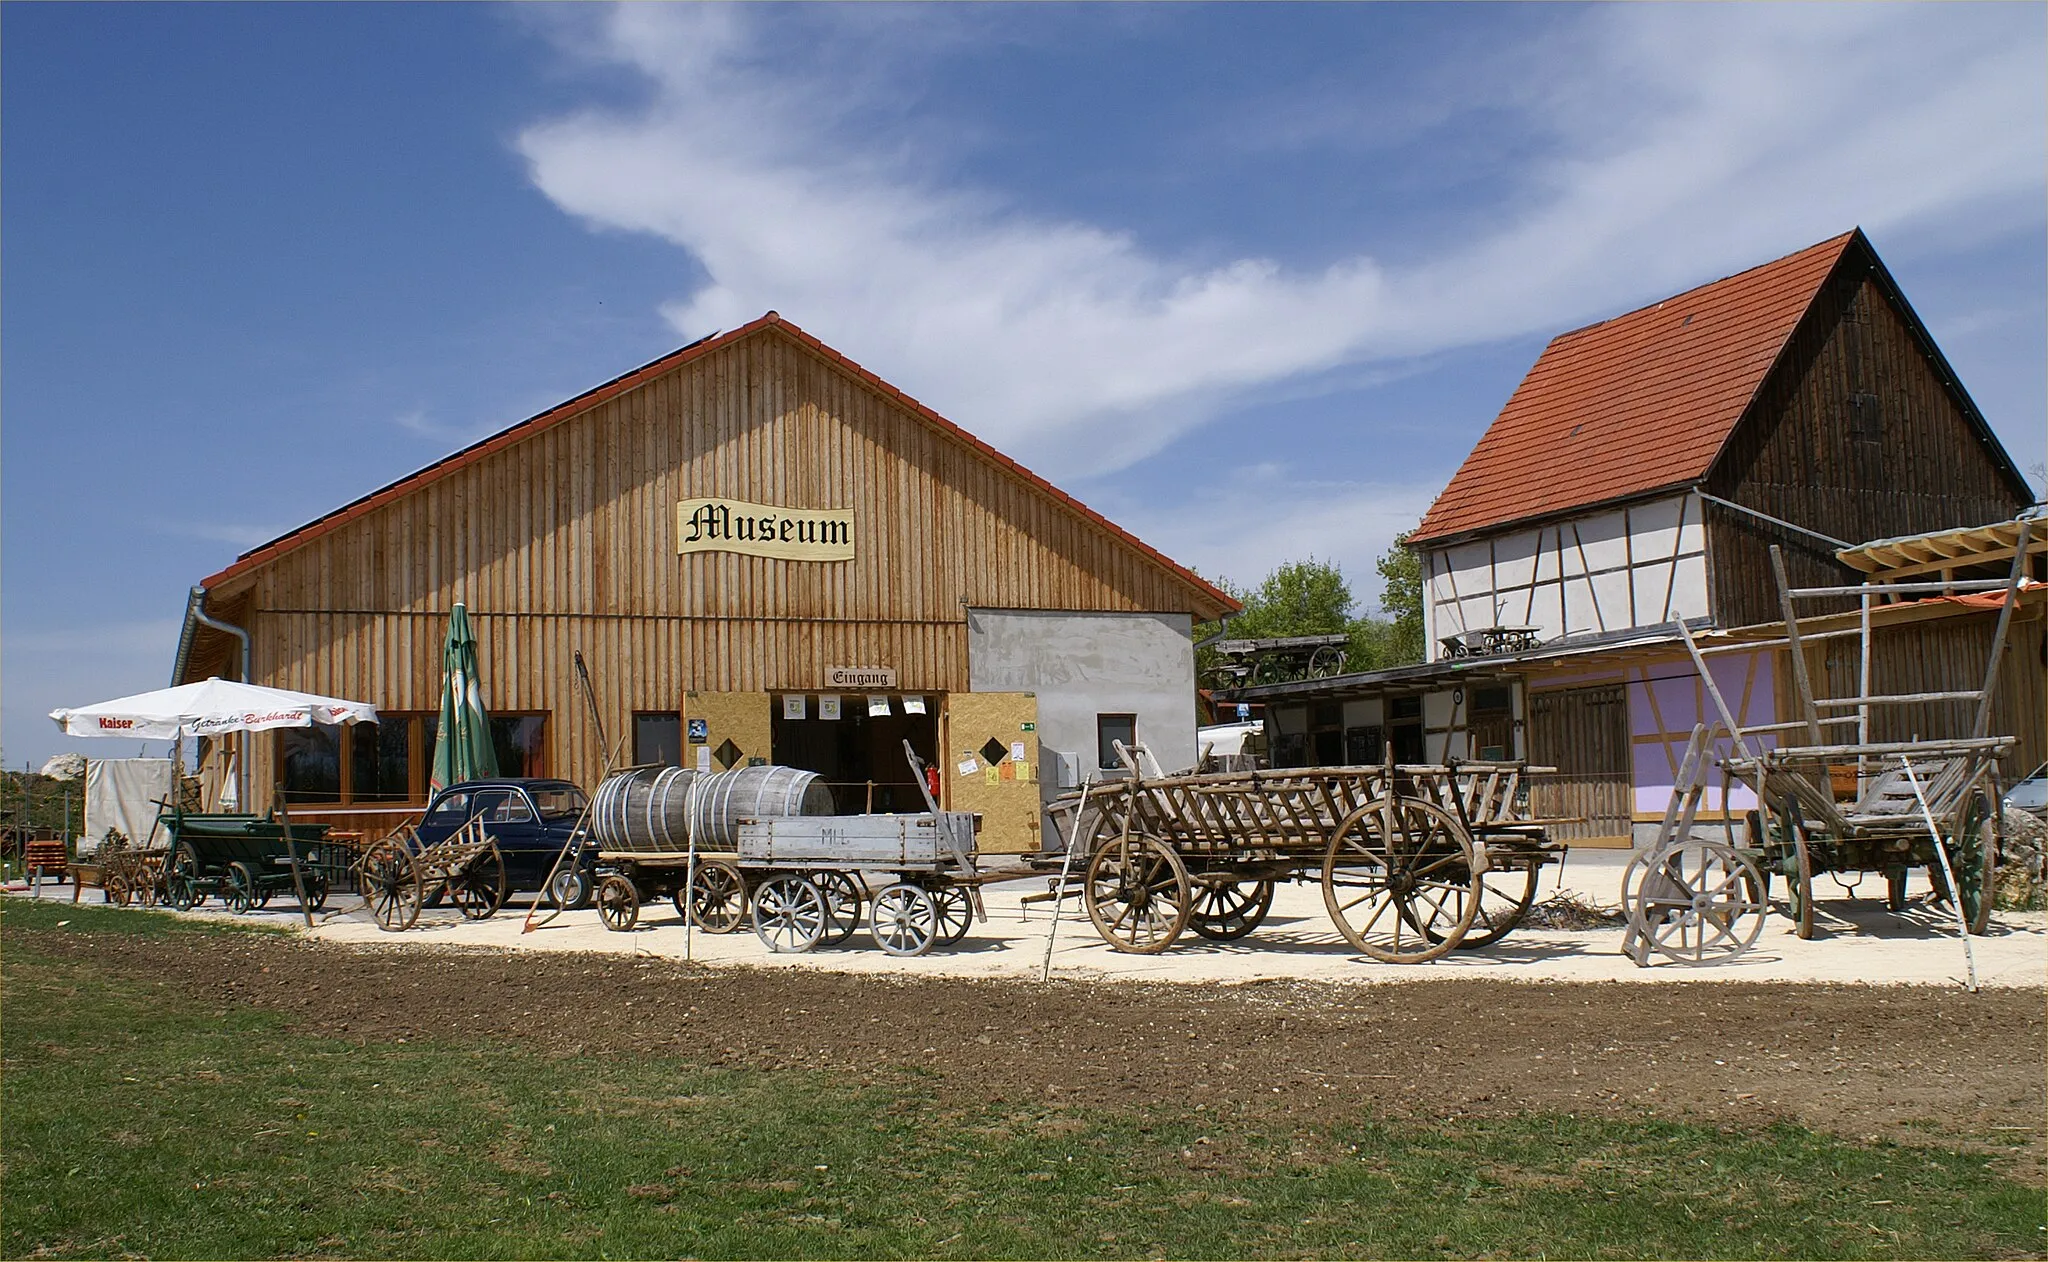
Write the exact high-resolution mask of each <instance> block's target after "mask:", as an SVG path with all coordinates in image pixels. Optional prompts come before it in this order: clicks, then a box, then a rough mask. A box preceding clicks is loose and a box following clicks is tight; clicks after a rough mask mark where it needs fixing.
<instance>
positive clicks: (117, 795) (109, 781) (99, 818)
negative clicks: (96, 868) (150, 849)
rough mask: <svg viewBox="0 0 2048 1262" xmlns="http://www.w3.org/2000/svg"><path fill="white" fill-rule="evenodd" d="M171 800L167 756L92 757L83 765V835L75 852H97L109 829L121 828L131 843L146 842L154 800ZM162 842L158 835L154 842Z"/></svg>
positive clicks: (152, 823) (153, 823) (154, 811)
mask: <svg viewBox="0 0 2048 1262" xmlns="http://www.w3.org/2000/svg"><path fill="white" fill-rule="evenodd" d="M170 799H171V760H170V759H168V758H94V759H91V760H90V761H88V762H87V763H86V764H85V835H84V836H83V837H81V838H79V840H78V853H80V854H82V855H86V854H92V853H94V852H96V851H97V850H98V849H99V848H100V842H101V841H102V840H104V839H105V838H106V835H107V830H108V829H109V828H118V829H120V830H121V835H122V836H124V837H126V838H128V841H129V843H130V844H131V845H135V846H142V845H146V844H148V842H149V839H150V830H151V829H153V828H155V827H156V814H157V809H158V808H157V803H159V802H168V801H170ZM162 842H163V839H162V838H161V837H159V838H157V844H159V845H161V844H162Z"/></svg>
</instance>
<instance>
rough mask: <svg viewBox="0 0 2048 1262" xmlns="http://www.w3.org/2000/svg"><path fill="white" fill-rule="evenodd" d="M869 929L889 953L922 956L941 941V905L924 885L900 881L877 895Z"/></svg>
mask: <svg viewBox="0 0 2048 1262" xmlns="http://www.w3.org/2000/svg"><path fill="white" fill-rule="evenodd" d="M869 920H870V925H869V930H870V932H871V933H873V935H874V938H875V945H876V946H878V947H881V948H882V950H884V951H886V952H888V953H889V954H890V955H902V956H911V955H923V954H924V953H925V952H927V951H929V950H931V949H932V944H933V943H935V942H937V941H938V940H939V913H938V906H937V904H936V903H935V902H934V901H933V899H932V896H931V895H930V894H929V893H927V892H926V891H925V890H924V888H923V887H921V886H917V885H912V884H911V883H910V882H908V881H898V882H897V883H896V884H894V885H891V886H889V887H888V888H887V889H884V890H883V891H882V892H881V893H879V894H877V895H875V905H874V909H873V911H872V912H871V913H870V917H869Z"/></svg>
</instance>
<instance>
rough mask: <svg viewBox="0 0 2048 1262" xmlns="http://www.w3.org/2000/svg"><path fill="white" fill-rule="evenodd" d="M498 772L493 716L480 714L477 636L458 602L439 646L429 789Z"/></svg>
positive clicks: (450, 615)
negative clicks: (436, 720) (435, 727)
mask: <svg viewBox="0 0 2048 1262" xmlns="http://www.w3.org/2000/svg"><path fill="white" fill-rule="evenodd" d="M497 774H498V753H497V750H496V749H494V748H493V747H492V745H491V716H490V715H488V714H486V713H484V684H483V679H482V677H481V676H480V675H479V674H478V672H477V666H476V636H475V634H473V633H472V632H471V631H470V629H469V611H468V610H466V609H464V608H463V607H462V605H461V604H460V603H459V602H458V603H457V604H456V606H455V608H454V609H453V610H452V611H450V613H449V615H448V643H447V644H446V645H445V646H443V647H442V650H441V724H440V728H439V730H438V731H437V732H435V734H434V777H433V783H432V786H431V787H432V788H434V789H445V788H447V787H448V786H449V785H451V784H459V783H461V782H462V781H464V780H481V779H483V778H485V777H487V776H495V775H497Z"/></svg>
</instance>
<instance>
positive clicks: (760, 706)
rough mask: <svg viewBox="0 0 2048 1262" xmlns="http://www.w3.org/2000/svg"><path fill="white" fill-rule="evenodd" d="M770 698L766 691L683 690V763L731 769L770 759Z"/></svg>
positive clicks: (699, 766)
mask: <svg viewBox="0 0 2048 1262" xmlns="http://www.w3.org/2000/svg"><path fill="white" fill-rule="evenodd" d="M771 700H772V699H771V698H770V697H769V695H768V694H767V693H765V692H692V693H686V694H684V696H683V765H684V766H685V767H695V768H697V769H699V770H708V771H730V770H731V769H732V768H734V767H746V766H750V765H752V764H754V763H756V762H763V763H765V762H767V761H769V758H770V755H771V754H772V752H773V750H774V743H773V738H772V735H771V720H772V712H771V710H770V709H769V706H770V704H771ZM700 725H701V726H700Z"/></svg>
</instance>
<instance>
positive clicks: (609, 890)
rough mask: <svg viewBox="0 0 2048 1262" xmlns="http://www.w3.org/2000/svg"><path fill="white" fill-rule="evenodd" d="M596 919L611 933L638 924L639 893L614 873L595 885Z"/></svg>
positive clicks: (631, 884) (624, 879) (623, 878)
mask: <svg viewBox="0 0 2048 1262" xmlns="http://www.w3.org/2000/svg"><path fill="white" fill-rule="evenodd" d="M597 918H598V919H599V920H600V921H602V922H603V923H604V927H605V928H607V929H609V930H611V931H612V932H613V933H624V932H626V931H627V930H629V929H631V928H632V927H633V926H634V925H637V924H639V923H640V891H639V890H636V889H634V888H633V883H632V882H631V881H629V880H627V879H626V878H625V877H623V876H620V875H618V874H617V873H616V872H615V873H613V874H612V875H610V876H608V877H606V878H605V879H603V880H602V881H599V882H598V883H597Z"/></svg>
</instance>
